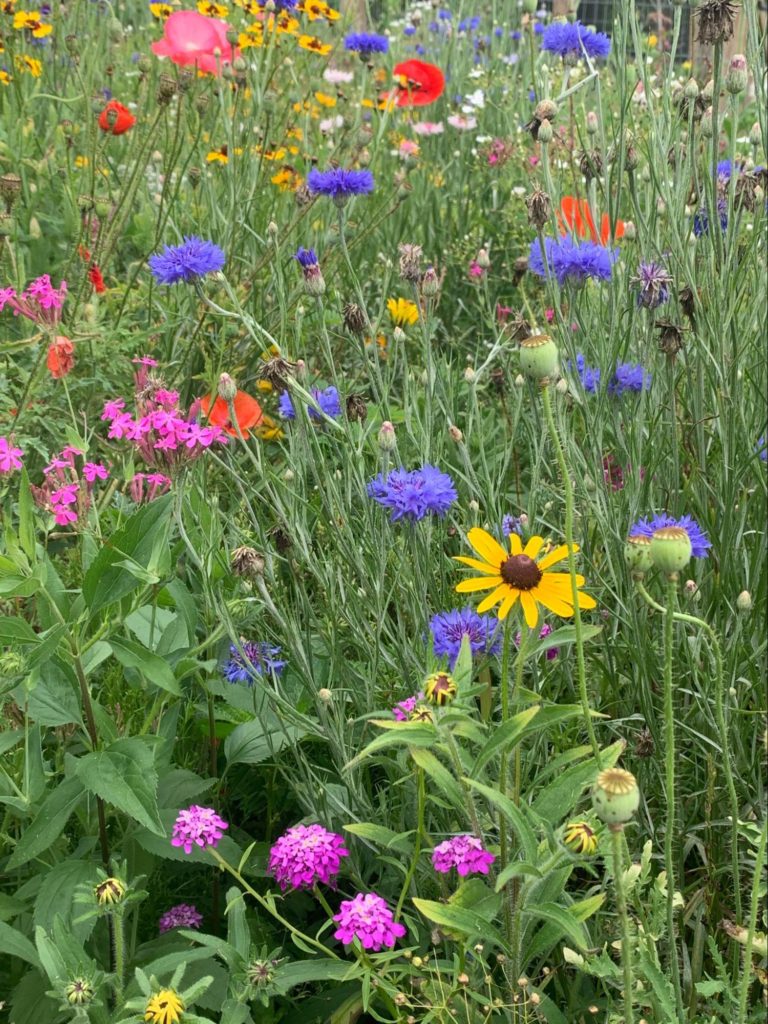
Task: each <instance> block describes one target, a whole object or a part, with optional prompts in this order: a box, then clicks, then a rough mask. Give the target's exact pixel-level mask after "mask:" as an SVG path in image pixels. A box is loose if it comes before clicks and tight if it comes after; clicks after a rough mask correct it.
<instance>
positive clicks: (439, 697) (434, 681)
mask: <svg viewBox="0 0 768 1024" xmlns="http://www.w3.org/2000/svg"><path fill="white" fill-rule="evenodd" d="M423 689H424V696H425V697H426V698H427V700H428V701H429V703H430V704H437V706H438V707H443V706H444V705H445V704H450V702H451V701H452V700H453V699H454V698H455V697H456V692H457V691H456V680H455V679H454V678H453V676H452V675H451V674H450V673H449V672H433V673H432V675H431V676H427V678H426V679H425V680H424V687H423Z"/></svg>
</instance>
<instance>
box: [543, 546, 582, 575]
mask: <svg viewBox="0 0 768 1024" xmlns="http://www.w3.org/2000/svg"><path fill="white" fill-rule="evenodd" d="M578 550H579V545H578V544H574V545H573V552H574V554H575V553H576V552H577V551H578ZM567 557H568V545H567V544H561V545H560V546H559V547H557V548H555V549H554V551H550V552H549V554H548V555H544V557H543V558H542V560H541V561H540V562H539V568H540V569H541V571H542V572H544V570H545V569H548V568H549V567H550V565H557V563H558V562H562V560H563V559H564V558H567Z"/></svg>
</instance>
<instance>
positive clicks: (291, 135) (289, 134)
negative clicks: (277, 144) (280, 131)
mask: <svg viewBox="0 0 768 1024" xmlns="http://www.w3.org/2000/svg"><path fill="white" fill-rule="evenodd" d="M285 137H286V139H298V141H299V142H301V141H302V139H303V138H304V132H303V131H302V130H301V128H296V127H295V126H292V127H290V128H289V129H288V130H287V131H286V133H285Z"/></svg>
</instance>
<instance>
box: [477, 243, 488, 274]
mask: <svg viewBox="0 0 768 1024" xmlns="http://www.w3.org/2000/svg"><path fill="white" fill-rule="evenodd" d="M475 263H476V264H477V265H478V267H482V268H483V270H487V269H488V268H489V267H490V265H491V257H490V256H489V255H488V249H487V248H485V247H483V248H482V249H478V252H477V256H475Z"/></svg>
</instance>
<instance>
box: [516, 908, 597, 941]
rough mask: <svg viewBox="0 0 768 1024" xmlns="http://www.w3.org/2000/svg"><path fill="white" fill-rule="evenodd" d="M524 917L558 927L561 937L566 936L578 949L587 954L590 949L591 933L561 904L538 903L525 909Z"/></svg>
mask: <svg viewBox="0 0 768 1024" xmlns="http://www.w3.org/2000/svg"><path fill="white" fill-rule="evenodd" d="M523 915H524V916H525V917H531V918H533V919H534V920H538V919H541V920H542V921H547V922H548V923H550V924H554V925H556V926H557V930H558V932H559V934H560V935H566V936H567V937H568V938H569V939H570V941H571V942H572V943H573V944H574V946H575V947H576V948H577V949H580V950H581V951H582V952H586V950H587V949H588V948H589V933H588V931H587V929H586V928H585V927H584V925H583V924H582V923H581V921H579V920H577V919H576V917H575V916H574V915H573V914H571V913H570V912H569V911H568V910H566V908H565V907H561V906H560V904H559V903H536V904H533V905H531V906H527V907H524V908H523Z"/></svg>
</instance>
